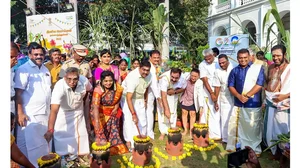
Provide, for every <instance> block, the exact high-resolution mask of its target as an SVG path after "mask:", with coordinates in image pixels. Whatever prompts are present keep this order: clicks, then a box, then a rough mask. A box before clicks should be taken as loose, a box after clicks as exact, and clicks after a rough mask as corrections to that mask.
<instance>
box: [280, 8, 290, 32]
mask: <svg viewBox="0 0 300 168" xmlns="http://www.w3.org/2000/svg"><path fill="white" fill-rule="evenodd" d="M281 21H282V23H283V26H284V29H285V30H288V31H290V12H288V13H286V14H285V15H284V16H283V17H282V18H281Z"/></svg>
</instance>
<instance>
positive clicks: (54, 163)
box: [37, 153, 61, 168]
mask: <svg viewBox="0 0 300 168" xmlns="http://www.w3.org/2000/svg"><path fill="white" fill-rule="evenodd" d="M37 162H38V165H39V168H60V167H61V157H60V156H59V155H58V154H56V153H50V154H48V155H45V156H42V157H40V158H39V159H38V160H37Z"/></svg>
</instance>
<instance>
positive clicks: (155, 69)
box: [146, 50, 162, 139]
mask: <svg viewBox="0 0 300 168" xmlns="http://www.w3.org/2000/svg"><path fill="white" fill-rule="evenodd" d="M160 60H161V55H160V52H159V51H158V50H153V51H151V53H150V59H149V62H150V63H151V69H150V73H151V85H152V86H153V89H152V87H150V88H149V90H148V99H147V108H146V114H147V135H148V136H149V137H150V138H152V139H154V131H153V124H154V114H153V110H154V100H155V98H156V100H157V106H162V102H161V98H160V91H159V88H158V77H159V75H160V66H159V62H160Z"/></svg>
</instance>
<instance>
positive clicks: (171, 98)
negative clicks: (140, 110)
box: [157, 68, 186, 140]
mask: <svg viewBox="0 0 300 168" xmlns="http://www.w3.org/2000/svg"><path fill="white" fill-rule="evenodd" d="M185 87H186V81H185V79H184V78H183V77H182V76H181V70H180V69H179V68H172V69H171V70H169V71H167V72H165V73H163V74H162V75H161V76H160V77H159V88H160V90H161V97H162V104H163V108H161V107H158V108H157V114H158V128H159V131H160V137H159V139H160V140H163V139H164V136H165V135H166V134H168V129H169V128H170V127H172V128H174V127H176V121H177V104H178V98H179V97H178V96H179V94H180V93H182V92H183V91H184V89H185Z"/></svg>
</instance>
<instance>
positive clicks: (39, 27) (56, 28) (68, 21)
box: [26, 12, 78, 53]
mask: <svg viewBox="0 0 300 168" xmlns="http://www.w3.org/2000/svg"><path fill="white" fill-rule="evenodd" d="M77 24H78V23H77V22H76V15H75V12H65V13H55V14H43V15H32V16H26V27H27V40H28V43H30V42H37V43H39V44H41V45H42V46H43V47H45V48H46V49H47V50H49V49H51V48H53V47H56V48H59V49H60V50H61V51H62V53H69V51H70V47H71V46H72V44H75V43H77Z"/></svg>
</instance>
